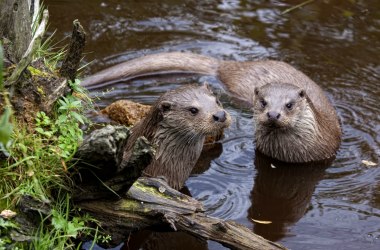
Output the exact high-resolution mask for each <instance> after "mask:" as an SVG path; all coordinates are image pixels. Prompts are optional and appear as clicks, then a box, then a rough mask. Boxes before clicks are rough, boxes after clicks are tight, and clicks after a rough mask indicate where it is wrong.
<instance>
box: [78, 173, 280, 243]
mask: <svg viewBox="0 0 380 250" xmlns="http://www.w3.org/2000/svg"><path fill="white" fill-rule="evenodd" d="M77 206H78V207H80V208H81V209H82V211H85V212H88V213H90V214H92V215H93V216H94V217H95V218H97V219H98V220H99V222H100V223H101V226H102V228H103V229H105V230H106V232H107V231H108V233H109V234H110V235H112V240H113V241H114V242H113V244H118V243H120V242H121V241H122V240H124V239H125V235H127V234H128V232H130V231H133V230H139V229H144V228H148V227H152V226H157V225H162V226H165V225H166V226H168V228H171V229H172V230H174V231H183V232H187V233H189V234H192V235H194V236H196V237H199V238H201V239H206V240H214V241H217V242H220V243H221V244H223V245H224V246H226V247H229V248H232V249H260V250H263V249H286V248H285V247H283V246H281V245H279V244H276V243H273V242H270V241H268V240H265V239H264V238H262V237H260V236H258V235H256V234H254V233H253V232H252V231H251V230H249V229H248V228H246V227H244V226H242V225H239V224H238V223H235V222H232V221H223V220H221V219H217V218H213V217H209V216H206V215H205V214H204V213H203V211H204V209H203V206H202V204H201V203H200V202H199V201H197V200H195V199H193V198H191V197H189V196H186V195H184V194H182V193H180V192H178V191H176V190H174V189H172V188H170V187H169V186H168V185H167V184H166V182H165V181H164V180H162V179H158V178H145V177H141V178H139V179H138V180H137V181H136V182H135V183H134V184H133V185H132V187H131V188H130V189H129V191H128V192H127V193H126V194H125V196H124V197H123V198H122V199H119V200H115V201H110V200H107V201H105V200H97V201H84V202H79V203H77Z"/></svg>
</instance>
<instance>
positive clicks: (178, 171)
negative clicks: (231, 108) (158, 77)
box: [122, 85, 231, 189]
mask: <svg viewBox="0 0 380 250" xmlns="http://www.w3.org/2000/svg"><path fill="white" fill-rule="evenodd" d="M230 123H231V118H230V115H229V114H228V113H227V112H226V111H225V110H224V109H223V107H222V105H221V103H220V102H219V100H218V98H217V97H216V96H214V95H213V93H212V91H211V90H210V89H209V87H208V86H207V85H203V86H197V85H189V86H183V87H180V88H178V89H175V90H170V91H168V92H166V93H165V94H163V95H162V96H161V97H160V98H159V99H158V100H157V101H156V103H155V104H154V105H153V106H152V107H151V109H150V111H149V113H148V114H147V116H146V117H145V118H144V119H143V120H141V121H140V122H139V123H137V124H136V125H135V126H134V127H133V128H132V135H131V137H130V139H129V140H128V142H127V145H126V146H125V149H124V154H123V162H128V159H129V157H130V152H131V148H132V146H133V144H134V142H135V141H136V139H137V138H138V137H140V136H145V137H146V138H147V139H148V140H149V141H151V142H152V144H153V145H154V146H155V147H156V154H155V157H154V159H153V161H152V162H151V163H150V164H149V165H148V167H147V168H146V169H145V170H144V175H145V176H149V177H164V178H165V179H166V180H167V182H168V184H169V185H170V186H171V187H173V188H175V189H180V188H181V187H182V186H183V185H184V183H185V181H186V179H187V178H188V177H189V175H190V173H191V170H192V169H193V167H194V166H195V164H196V162H197V160H198V158H199V156H200V154H201V151H202V148H203V143H204V140H205V137H206V136H216V135H218V134H221V133H222V132H223V129H225V128H227V127H228V126H229V125H230ZM122 164H123V163H122Z"/></svg>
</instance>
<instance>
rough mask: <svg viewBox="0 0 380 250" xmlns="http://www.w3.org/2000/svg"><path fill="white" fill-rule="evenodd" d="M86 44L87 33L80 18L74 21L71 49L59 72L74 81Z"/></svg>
mask: <svg viewBox="0 0 380 250" xmlns="http://www.w3.org/2000/svg"><path fill="white" fill-rule="evenodd" d="M85 44H86V33H85V32H84V29H83V27H82V25H81V24H80V23H79V21H78V20H75V21H74V22H73V32H72V35H71V40H70V45H69V49H68V51H67V53H66V57H65V60H64V61H63V63H62V67H61V69H60V71H59V73H60V74H61V75H62V76H64V77H66V78H68V79H70V80H71V81H74V80H75V78H76V75H77V71H78V67H79V63H80V61H81V59H82V53H83V50H84V46H85Z"/></svg>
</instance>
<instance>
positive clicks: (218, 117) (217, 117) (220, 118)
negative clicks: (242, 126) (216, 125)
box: [212, 111, 226, 122]
mask: <svg viewBox="0 0 380 250" xmlns="http://www.w3.org/2000/svg"><path fill="white" fill-rule="evenodd" d="M212 117H213V118H214V121H217V122H224V121H225V120H226V111H218V112H216V113H215V114H213V115H212Z"/></svg>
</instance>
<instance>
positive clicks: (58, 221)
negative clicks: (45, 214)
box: [51, 210, 67, 230]
mask: <svg viewBox="0 0 380 250" xmlns="http://www.w3.org/2000/svg"><path fill="white" fill-rule="evenodd" d="M52 215H53V219H52V220H51V224H52V225H53V226H54V228H55V229H56V230H63V229H64V228H65V227H66V224H67V221H66V220H65V218H63V216H62V215H61V214H59V213H58V212H57V211H55V210H53V211H52Z"/></svg>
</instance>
